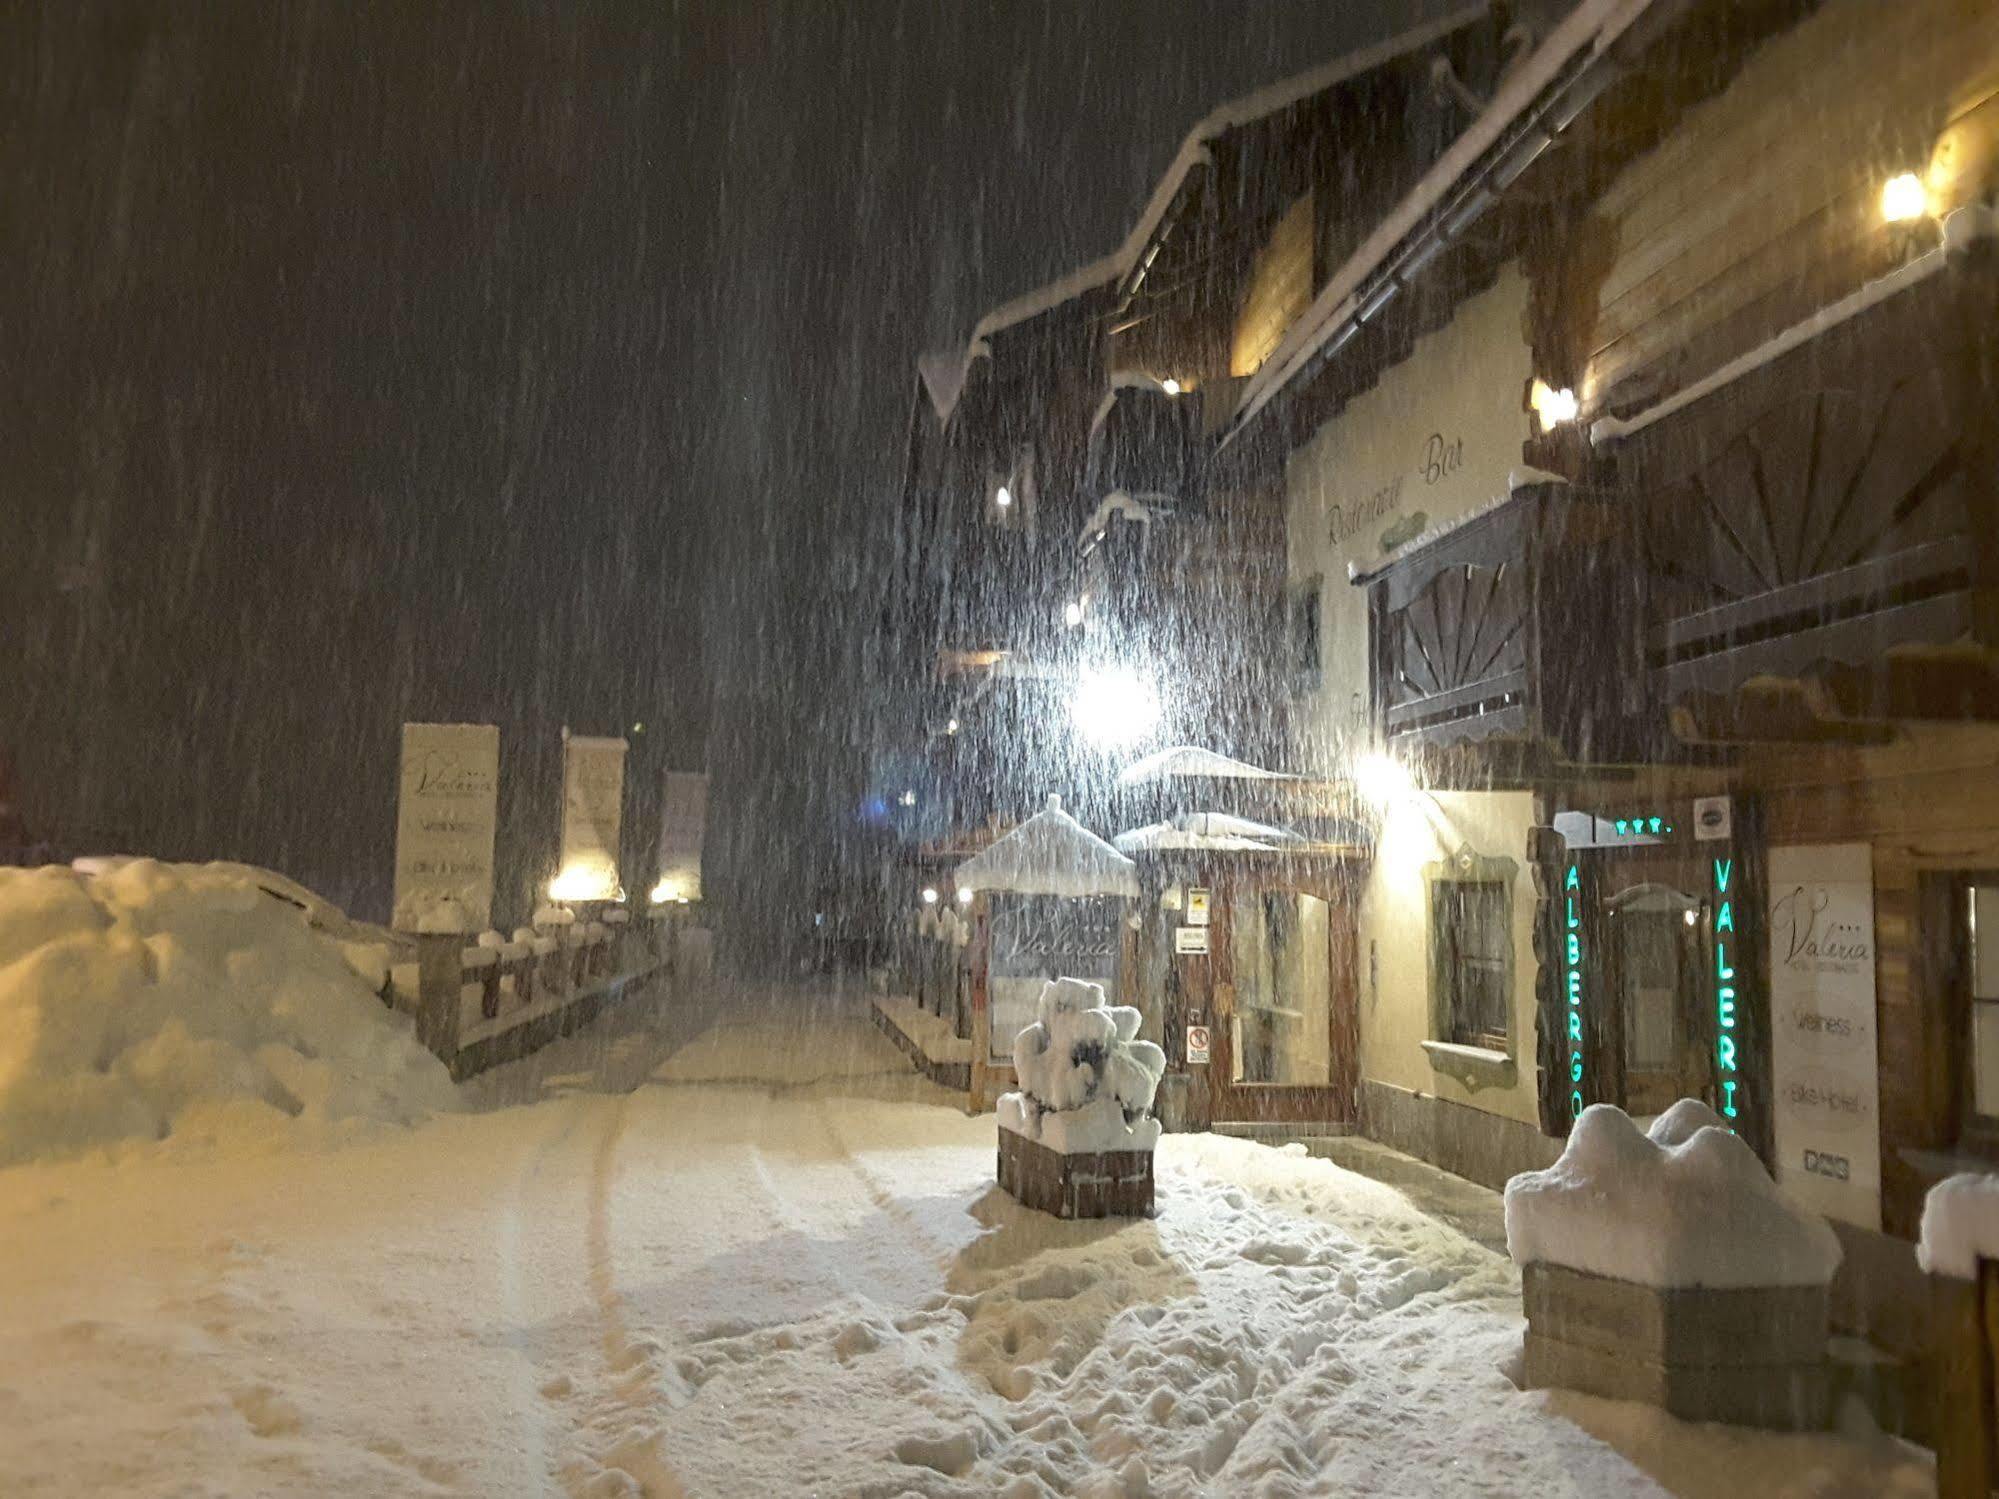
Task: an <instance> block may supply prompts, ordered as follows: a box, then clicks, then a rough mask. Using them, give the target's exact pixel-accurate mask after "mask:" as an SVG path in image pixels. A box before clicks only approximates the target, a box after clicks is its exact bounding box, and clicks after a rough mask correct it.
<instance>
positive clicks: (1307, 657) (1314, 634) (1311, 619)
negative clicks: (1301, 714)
mask: <svg viewBox="0 0 1999 1499" xmlns="http://www.w3.org/2000/svg"><path fill="white" fill-rule="evenodd" d="M1320 591H1321V580H1320V579H1318V578H1313V579H1312V580H1311V581H1309V582H1307V583H1303V584H1300V585H1299V586H1298V587H1297V588H1296V589H1294V590H1293V591H1292V594H1291V603H1290V609H1289V611H1288V613H1289V615H1290V619H1289V627H1290V636H1291V641H1290V644H1291V663H1290V664H1291V685H1292V688H1293V690H1294V691H1298V692H1316V691H1317V690H1318V687H1319V595H1320Z"/></svg>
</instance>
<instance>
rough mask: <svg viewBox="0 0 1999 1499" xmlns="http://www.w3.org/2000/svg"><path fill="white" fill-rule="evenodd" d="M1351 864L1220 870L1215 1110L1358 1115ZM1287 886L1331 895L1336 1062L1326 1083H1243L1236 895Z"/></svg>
mask: <svg viewBox="0 0 1999 1499" xmlns="http://www.w3.org/2000/svg"><path fill="white" fill-rule="evenodd" d="M1345 868H1347V866H1342V865H1334V866H1332V867H1331V868H1327V867H1325V866H1323V865H1318V864H1313V865H1293V864H1291V863H1290V862H1288V861H1283V860H1279V861H1269V860H1260V861H1257V862H1254V863H1251V862H1247V861H1245V862H1244V863H1242V864H1240V865H1231V866H1230V867H1228V868H1226V869H1218V870H1216V871H1215V872H1214V875H1213V884H1212V886H1211V888H1212V889H1213V890H1214V892H1215V895H1214V900H1213V904H1212V907H1211V915H1210V933H1211V935H1210V937H1209V939H1208V940H1209V945H1210V953H1209V959H1208V961H1209V963H1210V965H1211V974H1212V978H1211V983H1210V992H1211V995H1212V1001H1211V1003H1212V1005H1213V1011H1214V1013H1213V1015H1212V1016H1211V1024H1212V1027H1213V1029H1212V1035H1213V1038H1214V1043H1213V1060H1212V1063H1211V1065H1210V1066H1209V1068H1208V1089H1209V1094H1210V1097H1211V1099H1212V1101H1213V1102H1212V1107H1213V1116H1214V1118H1215V1120H1216V1121H1217V1122H1221V1123H1229V1124H1264V1123H1306V1122H1313V1123H1333V1124H1352V1123H1356V1122H1357V1121H1358V1117H1359V1097H1358V1094H1359V1072H1360V1055H1359V1051H1360V976H1359V972H1358V955H1359V948H1360V932H1359V915H1360V911H1359V907H1360V892H1359V886H1358V882H1357V881H1355V880H1353V879H1352V878H1351V873H1350V872H1349V873H1347V874H1343V873H1342V870H1343V869H1345ZM1268 891H1287V892H1291V893H1294V894H1298V895H1310V896H1314V897H1316V898H1317V899H1319V900H1322V901H1324V902H1325V903H1326V908H1327V910H1326V988H1327V994H1326V1028H1327V1043H1328V1048H1329V1053H1328V1054H1329V1057H1330V1068H1329V1072H1328V1076H1327V1080H1326V1081H1325V1082H1323V1083H1239V1082H1237V1081H1236V1080H1235V1065H1236V1055H1235V1027H1234V1025H1233V1024H1232V1023H1231V1022H1232V1021H1233V1020H1234V1018H1235V989H1236V986H1235V967H1234V964H1235V956H1234V941H1233V938H1234V923H1235V909H1236V903H1237V902H1238V901H1239V900H1242V899H1244V898H1246V897H1248V896H1250V895H1252V894H1254V895H1259V896H1260V895H1262V894H1264V893H1265V892H1268Z"/></svg>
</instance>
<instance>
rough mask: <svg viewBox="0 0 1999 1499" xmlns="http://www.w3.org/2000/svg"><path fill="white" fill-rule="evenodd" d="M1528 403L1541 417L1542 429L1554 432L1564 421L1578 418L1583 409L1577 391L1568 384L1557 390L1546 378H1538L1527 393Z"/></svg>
mask: <svg viewBox="0 0 1999 1499" xmlns="http://www.w3.org/2000/svg"><path fill="white" fill-rule="evenodd" d="M1527 404H1528V405H1529V406H1531V407H1533V408H1534V414H1535V415H1536V416H1538V417H1540V418H1541V430H1542V431H1543V432H1552V431H1554V430H1555V428H1557V427H1559V426H1560V425H1561V424H1562V423H1563V422H1572V421H1574V420H1575V419H1576V412H1577V411H1579V410H1581V405H1580V403H1579V402H1578V401H1577V400H1576V393H1575V392H1574V391H1573V390H1570V389H1569V388H1568V387H1567V386H1563V387H1562V388H1561V389H1560V390H1556V389H1555V388H1554V387H1553V386H1552V385H1550V384H1548V382H1547V381H1545V380H1536V381H1535V382H1534V386H1533V388H1532V389H1531V390H1529V391H1528V393H1527Z"/></svg>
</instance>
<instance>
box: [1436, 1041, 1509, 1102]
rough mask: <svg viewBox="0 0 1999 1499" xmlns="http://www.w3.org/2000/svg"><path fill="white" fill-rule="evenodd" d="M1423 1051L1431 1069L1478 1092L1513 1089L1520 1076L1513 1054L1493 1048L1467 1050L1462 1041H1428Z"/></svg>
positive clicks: (1475, 1047) (1470, 1048) (1477, 1047)
mask: <svg viewBox="0 0 1999 1499" xmlns="http://www.w3.org/2000/svg"><path fill="white" fill-rule="evenodd" d="M1423 1051H1424V1054H1425V1055H1426V1056H1428V1057H1429V1059H1430V1066H1431V1067H1432V1068H1433V1069H1435V1070H1436V1071H1438V1072H1441V1073H1443V1074H1444V1076H1446V1077H1454V1078H1456V1079H1457V1080H1458V1081H1459V1082H1461V1083H1463V1084H1464V1085H1465V1086H1466V1087H1467V1088H1470V1089H1471V1090H1473V1091H1474V1092H1476V1091H1477V1090H1478V1089H1480V1088H1504V1087H1511V1086H1512V1085H1513V1082H1514V1081H1515V1079H1517V1078H1518V1077H1519V1076H1520V1069H1519V1068H1518V1067H1516V1066H1515V1065H1514V1063H1513V1055H1512V1053H1511V1052H1504V1051H1495V1050H1494V1049H1493V1048H1491V1047H1489V1046H1466V1045H1465V1044H1464V1043H1462V1042H1459V1041H1425V1042H1424V1043H1423Z"/></svg>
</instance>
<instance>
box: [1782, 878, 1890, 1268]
mask: <svg viewBox="0 0 1999 1499" xmlns="http://www.w3.org/2000/svg"><path fill="white" fill-rule="evenodd" d="M1770 1071H1771V1084H1772V1087H1773V1089H1774V1090H1775V1094H1776V1096H1775V1098H1774V1100H1773V1103H1774V1105H1775V1107H1774V1109H1773V1114H1774V1123H1775V1127H1776V1164H1777V1181H1778V1184H1779V1185H1780V1186H1782V1187H1783V1188H1784V1190H1785V1191H1786V1192H1787V1193H1788V1194H1789V1195H1790V1196H1791V1197H1792V1198H1794V1199H1795V1200H1796V1201H1797V1202H1799V1203H1800V1204H1802V1205H1803V1206H1806V1207H1809V1208H1812V1209H1814V1210H1816V1211H1818V1212H1821V1213H1824V1214H1826V1215H1827V1216H1828V1217H1832V1218H1839V1219H1842V1220H1844V1221H1846V1222H1848V1223H1857V1224H1859V1225H1860V1226H1861V1227H1863V1228H1870V1229H1878V1228H1879V1227H1880V1226H1881V1107H1880V1091H1881V1090H1880V1077H1881V1074H1880V1060H1879V1056H1878V1051H1877V1047H1876V1042H1875V1027H1874V860H1873V855H1872V852H1871V851H1870V850H1869V849H1868V847H1867V845H1866V844H1864V843H1853V844H1833V845H1815V846H1805V847H1793V848H1773V849H1771V850H1770Z"/></svg>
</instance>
